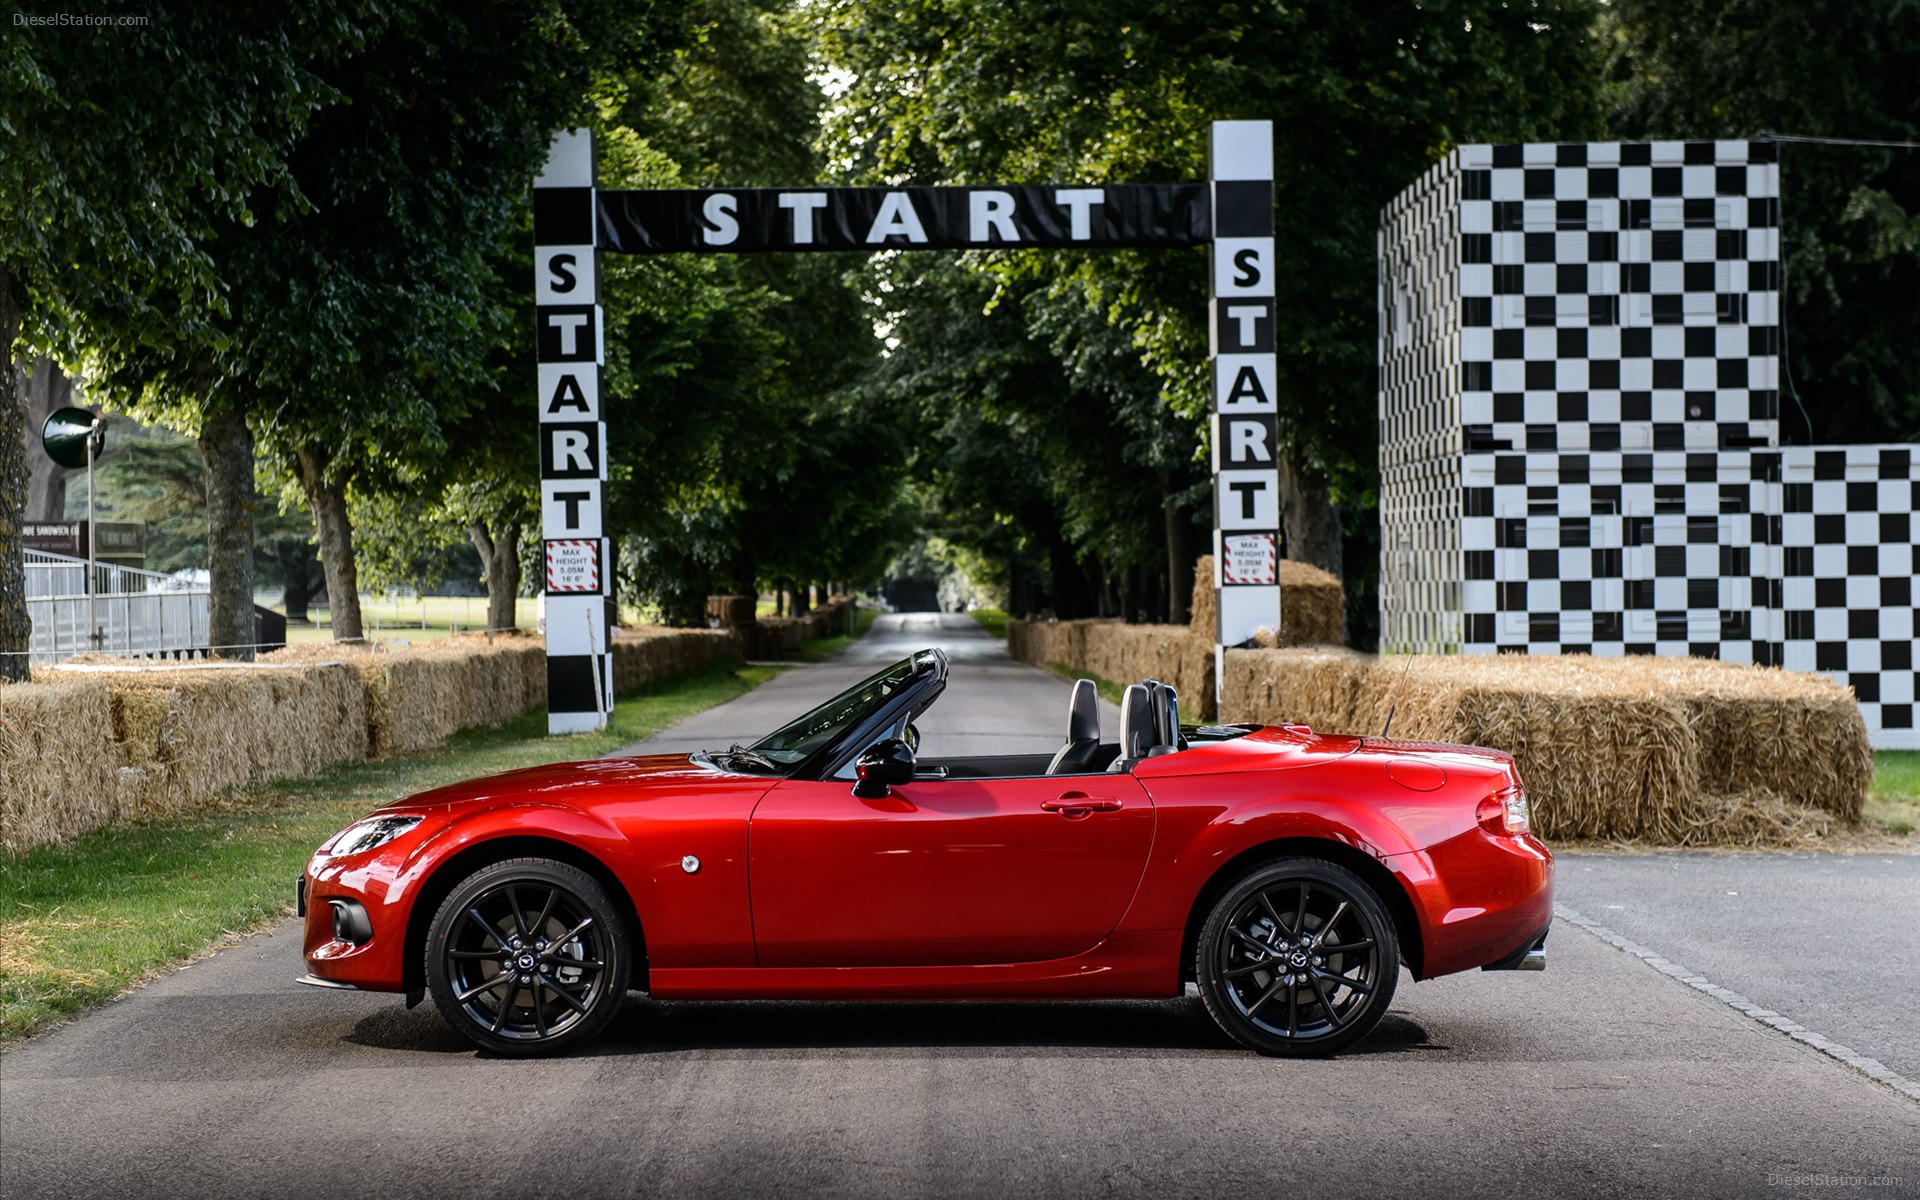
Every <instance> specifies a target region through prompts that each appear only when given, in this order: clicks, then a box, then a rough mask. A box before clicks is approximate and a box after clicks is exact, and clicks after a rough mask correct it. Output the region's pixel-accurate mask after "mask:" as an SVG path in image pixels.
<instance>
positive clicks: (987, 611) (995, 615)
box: [968, 608, 1008, 642]
mask: <svg viewBox="0 0 1920 1200" xmlns="http://www.w3.org/2000/svg"><path fill="white" fill-rule="evenodd" d="M968 615H970V616H971V617H972V618H973V619H974V620H976V621H978V622H980V628H982V629H984V630H986V631H987V632H988V633H990V634H992V635H993V636H994V637H997V638H999V639H1000V640H1001V641H1003V642H1004V641H1006V640H1007V620H1008V618H1007V614H1006V613H1004V612H1001V611H1000V610H999V609H997V608H976V609H974V610H973V611H972V612H971V613H970V614H968Z"/></svg>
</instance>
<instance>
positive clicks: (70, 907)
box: [0, 667, 780, 1045]
mask: <svg viewBox="0 0 1920 1200" xmlns="http://www.w3.org/2000/svg"><path fill="white" fill-rule="evenodd" d="M779 671H780V668H778V667H724V668H715V669H714V670H711V671H708V672H705V673H703V674H699V675H689V676H684V677H682V678H679V679H674V680H669V681H668V682H666V683H662V684H659V685H657V686H655V687H652V688H647V689H644V690H642V691H640V692H637V693H634V694H633V695H630V696H623V697H621V699H620V703H619V704H618V705H617V706H616V707H615V709H614V712H613V718H612V723H611V726H610V727H609V728H608V729H607V730H606V731H605V732H603V733H595V734H581V735H577V736H574V737H566V738H549V737H548V736H547V733H546V728H547V713H546V709H545V708H540V709H536V710H535V711H533V712H530V713H528V714H526V715H525V716H523V717H520V718H518V719H517V720H514V721H511V722H509V723H508V724H506V725H503V726H501V727H499V728H497V729H484V730H469V731H466V732H464V733H459V734H455V735H454V736H453V737H451V738H449V739H448V740H447V741H446V742H444V743H443V744H442V745H440V746H439V747H437V748H435V749H433V750H431V751H426V752H423V753H420V754H415V755H408V756H405V757H402V758H395V759H386V760H382V761H379V762H371V763H355V764H352V765H348V766H343V767H340V768H337V769H335V770H333V771H330V772H328V773H326V774H324V775H321V776H318V777H316V778H313V779H302V780H295V781H289V782H283V783H279V784H268V785H265V786H261V787H256V788H251V789H247V790H246V791H245V792H244V793H242V794H239V795H235V796H231V797H229V798H228V800H227V802H226V804H225V805H224V806H223V807H221V808H219V809H216V810H212V811H206V812H202V813H198V814H194V815H191V816H187V817H172V818H168V819H166V820H159V821H149V822H145V823H142V824H138V825H131V826H123V827H120V828H114V829H103V830H96V831H94V832H92V833H88V834H84V835H82V836H81V837H78V838H75V839H74V840H73V841H71V842H69V843H68V844H66V845H64V846H44V847H41V848H39V849H36V850H32V851H29V852H28V853H26V854H24V855H21V856H19V857H18V858H13V859H8V860H6V861H5V869H4V870H0V1045H5V1044H7V1043H9V1042H11V1041H13V1040H15V1039H18V1038H20V1037H23V1036H25V1035H27V1034H29V1033H33V1032H36V1031H37V1030H40V1029H44V1028H46V1027H47V1026H48V1025H50V1024H53V1023H55V1022H58V1021H60V1020H62V1019H64V1018H66V1017H68V1016H71V1015H73V1014H74V1013H77V1012H80V1011H82V1010H83V1009H86V1008H88V1007H91V1006H93V1005H96V1004H100V1003H103V1002H105V1001H107V1000H109V999H112V998H113V997H114V996H116V995H118V994H119V993H121V992H123V991H125V990H126V989H127V988H129V987H131V986H133V985H134V984H136V983H139V982H140V981H141V980H142V979H145V978H146V977H148V976H150V975H153V974H155V973H156V972H158V971H161V970H164V969H165V968H167V967H169V966H172V965H174V964H177V963H180V962H184V961H186V960H189V959H192V958H194V957H196V956H198V955H201V954H204V953H206V952H207V951H209V950H212V949H215V948H217V947H218V946H220V945H222V944H225V943H227V942H229V941H231V940H232V939H234V938H236V937H238V936H239V935H240V934H242V933H244V932H246V931H247V930H249V929H252V928H254V927H256V926H258V925H260V924H262V923H263V922H266V921H269V920H272V919H274V918H276V917H278V916H280V915H282V914H284V913H286V912H287V911H288V910H289V908H290V907H291V903H292V899H293V881H294V878H295V877H296V876H297V875H298V874H299V872H300V870H301V868H302V867H303V866H304V865H305V864H306V861H307V858H308V857H309V856H310V855H311V854H312V853H313V850H314V848H315V847H316V846H318V845H319V844H320V843H321V842H323V841H325V840H326V839H327V837H328V836H329V835H330V834H332V833H334V832H335V831H337V830H339V829H340V828H342V827H344V826H345V825H347V824H349V823H351V822H352V821H354V820H355V819H356V818H358V817H360V816H361V815H363V814H364V813H366V812H367V811H368V810H370V809H372V808H375V807H377V806H379V805H381V804H386V803H388V802H390V801H392V800H395V799H397V798H399V797H401V796H406V795H409V794H411V793H414V792H417V791H421V790H424V789H426V788H431V787H438V786H440V785H442V784H447V783H454V782H457V781H459V780H462V779H468V778H471V777H473V776H476V775H487V774H492V773H494V772H497V771H508V770H512V769H514V768H516V767H527V766H535V765H538V764H540V763H545V762H554V761H559V760H566V759H580V758H592V757H594V756H595V755H599V754H605V753H606V752H608V751H609V750H613V749H616V748H618V747H620V746H623V745H625V744H627V743H629V742H634V741H638V740H640V739H642V738H645V737H648V736H650V735H651V734H653V733H654V732H655V731H657V730H659V729H662V728H664V727H665V726H667V725H670V724H672V723H673V722H675V721H678V720H680V719H682V718H684V717H687V716H690V715H692V714H693V713H696V712H700V711H702V710H703V709H707V708H711V707H713V706H714V705H716V704H720V703H722V702H724V701H727V700H731V699H733V698H734V697H735V696H738V695H740V694H741V693H743V692H745V691H747V690H749V689H751V688H753V687H755V686H756V685H758V684H760V683H762V682H764V681H766V680H767V679H770V678H772V677H773V676H774V675H776V674H778V673H779ZM289 961H290V962H291V961H292V960H289Z"/></svg>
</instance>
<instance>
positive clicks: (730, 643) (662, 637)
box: [613, 626, 738, 695]
mask: <svg viewBox="0 0 1920 1200" xmlns="http://www.w3.org/2000/svg"><path fill="white" fill-rule="evenodd" d="M737 645H738V640H737V637H736V635H735V633H734V631H732V630H728V629H667V628H662V627H658V626H638V627H634V628H629V629H622V630H621V631H620V634H619V636H618V637H616V638H614V640H613V689H614V692H615V693H616V694H618V695H624V694H626V693H628V692H633V691H638V690H639V689H641V688H643V687H648V686H651V685H653V684H656V683H659V682H661V681H662V680H666V679H672V678H674V677H675V676H678V675H691V674H693V673H694V672H696V671H705V670H707V669H708V668H710V667H712V666H713V664H714V663H715V662H716V661H718V660H719V659H720V658H722V657H724V656H727V655H729V654H732V653H733V652H734V650H735V647H736V646H737Z"/></svg>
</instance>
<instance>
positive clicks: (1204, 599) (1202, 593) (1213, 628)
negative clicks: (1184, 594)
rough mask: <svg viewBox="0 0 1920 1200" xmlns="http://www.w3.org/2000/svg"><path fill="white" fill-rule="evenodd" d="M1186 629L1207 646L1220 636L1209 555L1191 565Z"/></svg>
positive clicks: (1216, 597) (1204, 555)
mask: <svg viewBox="0 0 1920 1200" xmlns="http://www.w3.org/2000/svg"><path fill="white" fill-rule="evenodd" d="M1283 603H1284V601H1283ZM1187 627H1188V628H1189V629H1191V630H1192V631H1193V636H1194V637H1195V638H1198V639H1199V640H1200V641H1203V642H1205V643H1206V644H1207V645H1209V646H1211V645H1213V642H1214V639H1215V638H1216V637H1218V636H1220V597H1219V595H1218V594H1217V593H1216V592H1215V591H1214V590H1213V555H1211V554H1203V555H1201V556H1200V561H1199V562H1196V563H1194V564H1193V599H1192V601H1191V602H1189V604H1188V605H1187Z"/></svg>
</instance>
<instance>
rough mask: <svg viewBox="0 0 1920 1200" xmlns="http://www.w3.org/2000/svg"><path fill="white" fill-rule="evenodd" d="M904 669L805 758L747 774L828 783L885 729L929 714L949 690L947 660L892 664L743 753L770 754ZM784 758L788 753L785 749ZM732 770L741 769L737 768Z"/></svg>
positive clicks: (930, 654)
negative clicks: (777, 743) (780, 741)
mask: <svg viewBox="0 0 1920 1200" xmlns="http://www.w3.org/2000/svg"><path fill="white" fill-rule="evenodd" d="M902 668H905V673H904V675H903V676H902V678H901V679H900V682H899V685H898V686H896V687H895V688H894V689H893V690H892V691H891V692H889V693H888V694H887V695H885V696H881V697H878V698H877V700H876V701H874V702H870V703H869V704H868V705H867V706H866V707H865V708H863V709H860V710H859V711H857V712H854V713H853V714H852V715H851V716H850V717H849V719H847V720H846V721H843V722H841V723H839V724H838V725H837V726H835V727H833V728H832V730H831V731H830V732H829V733H828V736H827V737H826V739H825V740H824V741H821V742H819V743H817V744H815V745H813V746H812V747H811V748H810V749H808V751H807V753H806V755H805V757H803V758H799V759H795V760H793V761H792V762H786V763H781V764H780V769H779V770H778V771H776V772H767V771H761V770H752V769H751V768H748V769H746V770H747V773H751V774H754V775H759V776H762V777H763V778H785V779H823V778H827V777H829V776H830V775H831V774H832V773H833V771H834V770H835V769H837V768H838V767H840V766H841V765H843V764H844V762H847V761H851V760H852V758H853V756H854V755H855V754H857V753H859V751H861V750H864V749H866V747H867V746H869V745H870V744H872V742H873V741H874V739H876V738H877V737H879V736H880V735H881V734H882V733H883V732H884V731H885V730H887V729H889V728H891V727H893V726H895V725H901V724H904V723H905V722H907V721H910V720H912V719H913V718H914V717H916V716H918V715H919V714H920V713H922V712H925V711H926V710H927V708H928V707H929V706H931V705H932V704H933V702H934V700H935V699H936V698H938V697H939V695H940V693H941V692H942V691H944V690H945V688H946V684H947V656H946V654H945V653H943V652H942V651H940V650H939V649H937V648H936V649H927V650H919V651H916V652H914V653H913V654H912V655H909V656H908V657H906V658H903V659H900V660H898V661H897V662H893V663H889V664H888V665H887V666H886V667H885V668H883V669H881V670H879V671H876V672H874V673H873V674H872V675H869V676H867V677H866V678H864V679H862V680H861V681H860V682H858V683H856V684H854V685H853V686H852V687H849V688H846V689H844V690H842V691H841V692H839V693H838V694H836V695H834V696H833V697H831V698H830V699H828V700H826V701H824V702H822V703H820V704H816V705H814V706H813V707H812V708H810V709H808V710H807V711H806V712H804V713H802V714H800V715H799V716H797V717H795V718H794V719H793V720H790V721H787V722H786V723H784V724H782V725H781V726H780V727H779V728H777V729H775V730H773V731H772V732H771V733H768V734H765V735H763V736H762V737H760V738H758V739H756V740H754V741H753V742H750V743H748V744H746V745H744V746H742V747H740V749H742V750H751V751H753V752H754V753H756V754H760V755H767V750H768V747H767V745H766V743H767V742H768V741H770V740H772V739H773V738H775V737H778V736H779V735H780V734H782V733H785V732H787V731H788V730H793V729H795V728H796V727H799V728H801V729H804V727H805V725H806V724H807V722H808V720H809V718H814V717H815V716H816V714H820V713H823V712H832V711H833V710H834V709H836V708H838V707H841V706H844V705H846V704H847V703H849V702H851V701H855V700H857V699H858V698H859V694H860V693H861V692H862V691H863V690H865V689H868V688H871V687H873V686H874V685H875V684H877V683H879V682H880V681H882V680H884V679H885V678H886V677H887V676H889V675H892V674H894V673H895V672H897V671H901V670H902ZM703 753H704V755H705V756H706V757H708V758H711V759H724V758H726V757H727V752H725V751H719V750H710V751H705V752H703ZM780 753H783V754H784V753H786V751H785V749H784V748H783V749H781V750H780ZM767 756H768V757H771V756H770V755H767ZM775 761H778V760H775ZM734 769H736V770H741V769H742V768H740V767H737V766H736V767H735V768H734Z"/></svg>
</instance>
